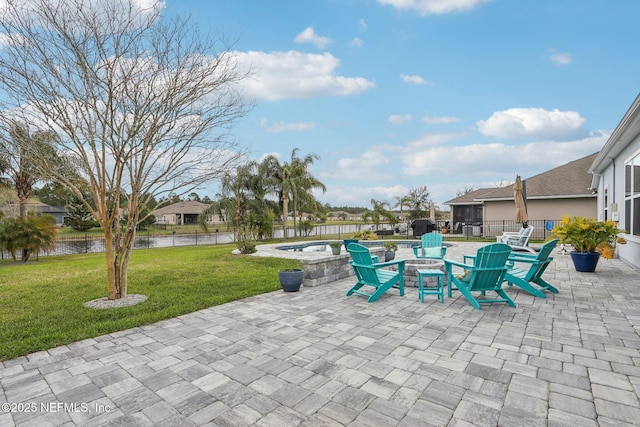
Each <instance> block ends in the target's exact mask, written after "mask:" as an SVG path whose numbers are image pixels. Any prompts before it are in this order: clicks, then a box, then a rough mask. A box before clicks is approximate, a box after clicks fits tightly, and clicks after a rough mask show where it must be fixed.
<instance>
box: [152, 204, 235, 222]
mask: <svg viewBox="0 0 640 427" xmlns="http://www.w3.org/2000/svg"><path fill="white" fill-rule="evenodd" d="M209 206H210V205H208V204H206V203H201V202H195V201H186V202H178V203H174V204H172V205H169V206H165V207H162V208H160V209H156V210H154V211H153V212H152V213H153V215H154V216H155V217H156V224H166V225H189V224H198V217H199V216H200V214H201V213H202V211H204V210H205V209H207V208H208V207H209ZM220 222H223V220H222V219H221V218H220V217H219V215H217V214H214V215H209V219H208V221H207V223H208V224H215V223H220Z"/></svg>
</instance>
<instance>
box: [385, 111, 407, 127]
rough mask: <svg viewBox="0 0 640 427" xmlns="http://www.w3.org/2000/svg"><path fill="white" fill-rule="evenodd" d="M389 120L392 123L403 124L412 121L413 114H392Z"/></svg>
mask: <svg viewBox="0 0 640 427" xmlns="http://www.w3.org/2000/svg"><path fill="white" fill-rule="evenodd" d="M387 120H388V122H389V123H391V124H392V125H402V124H405V123H407V122H410V121H411V114H392V115H390V116H389V118H388V119H387Z"/></svg>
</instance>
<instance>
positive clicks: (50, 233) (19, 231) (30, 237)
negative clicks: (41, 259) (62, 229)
mask: <svg viewBox="0 0 640 427" xmlns="http://www.w3.org/2000/svg"><path fill="white" fill-rule="evenodd" d="M56 232H57V229H56V221H55V219H54V218H53V217H52V216H51V215H40V216H36V215H35V214H34V213H33V212H29V214H28V215H27V216H26V217H24V218H6V219H4V220H3V221H2V223H0V248H3V249H6V250H7V251H8V252H9V253H10V254H11V258H13V260H14V261H17V258H18V257H17V253H18V252H20V251H21V252H22V254H21V258H22V262H27V261H28V260H29V258H30V257H31V255H33V254H34V253H35V254H37V253H38V251H40V250H49V249H53V246H54V240H55V237H56Z"/></svg>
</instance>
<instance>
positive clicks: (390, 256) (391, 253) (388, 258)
mask: <svg viewBox="0 0 640 427" xmlns="http://www.w3.org/2000/svg"><path fill="white" fill-rule="evenodd" d="M395 258H396V252H395V251H386V252H385V253H384V262H389V261H393V260H394V259H395Z"/></svg>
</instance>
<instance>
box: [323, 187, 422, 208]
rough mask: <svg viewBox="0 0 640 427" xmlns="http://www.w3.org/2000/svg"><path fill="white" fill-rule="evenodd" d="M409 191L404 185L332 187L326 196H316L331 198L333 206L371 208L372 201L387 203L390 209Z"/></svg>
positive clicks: (328, 189)
mask: <svg viewBox="0 0 640 427" xmlns="http://www.w3.org/2000/svg"><path fill="white" fill-rule="evenodd" d="M408 192H409V189H408V188H407V187H405V186H404V185H400V184H398V185H392V186H388V187H387V186H366V185H365V186H343V185H332V186H331V187H330V188H327V192H326V194H316V195H315V196H316V197H317V198H318V200H322V199H325V198H330V199H331V200H332V205H333V206H341V205H344V206H359V207H363V208H371V199H376V200H378V201H382V202H386V203H388V204H389V207H393V206H394V205H395V204H396V203H397V198H399V197H402V196H405V195H406V194H407V193H408Z"/></svg>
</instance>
